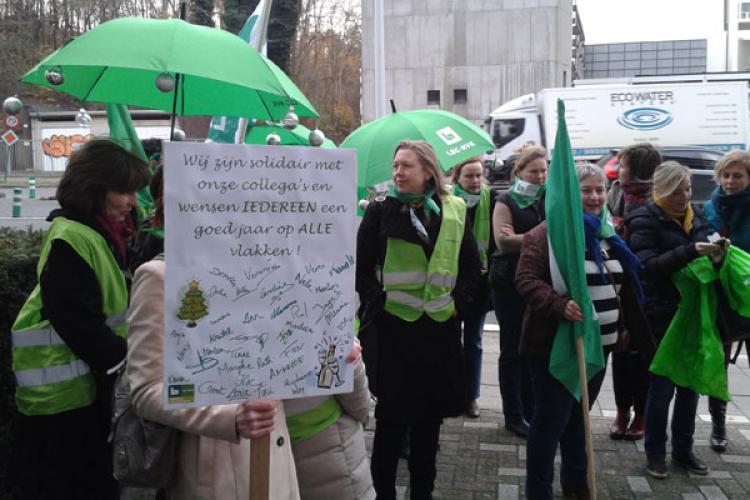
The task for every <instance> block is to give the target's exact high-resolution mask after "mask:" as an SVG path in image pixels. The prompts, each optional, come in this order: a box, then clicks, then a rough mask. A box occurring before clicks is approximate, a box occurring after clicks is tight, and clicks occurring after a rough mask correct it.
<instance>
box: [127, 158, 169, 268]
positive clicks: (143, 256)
mask: <svg viewBox="0 0 750 500" xmlns="http://www.w3.org/2000/svg"><path fill="white" fill-rule="evenodd" d="M149 192H150V194H151V199H153V200H154V211H153V213H150V214H149V215H148V216H147V217H146V218H145V219H143V221H142V222H141V224H140V225H139V226H138V229H137V230H136V232H135V234H133V236H131V237H130V239H128V278H129V280H132V277H133V275H134V274H135V270H136V269H138V268H139V267H140V266H141V264H144V263H146V262H148V261H150V260H151V259H153V258H154V257H156V256H157V255H159V254H160V253H162V252H163V251H164V194H163V193H164V166H163V165H159V166H158V167H157V168H156V171H155V172H154V176H153V178H152V179H151V185H150V186H149Z"/></svg>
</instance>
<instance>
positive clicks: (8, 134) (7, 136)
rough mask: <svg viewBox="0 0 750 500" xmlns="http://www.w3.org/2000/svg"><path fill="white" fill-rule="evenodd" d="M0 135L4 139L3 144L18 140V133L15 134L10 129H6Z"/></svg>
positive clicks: (10, 143)
mask: <svg viewBox="0 0 750 500" xmlns="http://www.w3.org/2000/svg"><path fill="white" fill-rule="evenodd" d="M0 137H2V139H3V141H5V144H7V145H8V146H12V145H13V144H15V143H16V142H18V134H16V133H15V132H13V131H12V130H6V131H5V132H3V135H2V136H0Z"/></svg>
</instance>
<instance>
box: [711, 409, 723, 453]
mask: <svg viewBox="0 0 750 500" xmlns="http://www.w3.org/2000/svg"><path fill="white" fill-rule="evenodd" d="M708 411H709V413H711V439H710V443H711V449H713V450H714V451H716V452H719V453H721V452H724V451H726V449H727V427H726V417H727V402H726V401H722V400H721V399H716V398H708Z"/></svg>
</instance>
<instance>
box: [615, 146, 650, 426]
mask: <svg viewBox="0 0 750 500" xmlns="http://www.w3.org/2000/svg"><path fill="white" fill-rule="evenodd" d="M617 156H618V158H619V160H620V168H619V169H618V171H617V174H618V177H619V179H618V180H616V181H615V182H614V183H613V184H612V187H610V189H609V192H608V193H607V206H608V207H609V210H610V213H611V214H612V218H613V220H614V223H615V228H616V229H617V231H618V233H619V234H620V236H622V237H626V235H625V234H624V233H625V225H624V224H623V221H624V219H625V217H627V216H628V215H629V214H630V213H631V212H632V211H633V210H635V209H637V208H638V207H642V206H643V205H645V204H646V203H648V202H649V201H650V200H651V192H652V191H653V185H654V183H653V177H654V171H655V170H656V167H657V166H658V165H659V164H660V163H661V153H659V150H658V149H656V148H655V147H653V146H652V145H651V144H649V143H641V144H633V145H632V146H628V147H626V148H625V149H623V150H622V151H620V153H619V154H618V155H617ZM633 333H637V332H633ZM612 386H613V388H614V392H615V404H616V406H617V416H616V417H615V419H614V420H613V421H612V423H611V424H610V426H609V437H610V438H612V439H622V438H625V439H629V440H633V441H635V440H638V439H643V435H644V433H645V432H646V425H645V420H644V414H645V412H646V393H647V392H648V365H647V364H646V360H645V359H644V357H643V353H641V352H639V351H637V350H635V349H634V346H633V345H632V343H631V345H628V346H626V348H624V349H622V350H620V351H617V352H614V353H613V354H612ZM631 408H632V409H633V411H634V415H633V416H632V420H631V410H630V409H631Z"/></svg>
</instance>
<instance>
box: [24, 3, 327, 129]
mask: <svg viewBox="0 0 750 500" xmlns="http://www.w3.org/2000/svg"><path fill="white" fill-rule="evenodd" d="M21 81H23V82H26V83H34V84H38V85H44V86H46V87H50V88H53V89H56V90H60V91H62V92H65V93H67V94H71V95H73V96H75V97H77V98H78V99H80V100H81V101H90V102H104V103H113V104H129V105H134V106H143V107H146V108H152V109H161V110H164V111H170V112H173V113H175V114H178V115H225V116H239V117H254V118H262V119H270V120H273V121H279V120H281V119H282V118H284V117H285V116H286V115H287V113H288V111H289V105H290V104H291V105H294V111H295V112H296V114H297V115H299V116H318V115H317V113H316V111H315V108H313V106H312V104H310V102H309V101H308V100H307V98H306V97H305V96H304V95H303V94H302V92H301V91H300V90H299V89H298V88H297V86H296V85H295V84H294V83H293V82H292V81H291V80H290V79H289V77H288V76H287V75H286V74H284V72H283V71H281V69H279V68H278V67H277V66H276V65H275V64H273V63H272V62H271V61H270V60H268V59H267V58H265V57H264V56H263V55H261V54H260V53H258V51H257V50H255V49H254V48H252V47H251V46H250V45H249V44H248V43H247V42H245V41H244V40H242V39H241V38H240V37H238V36H236V35H233V34H231V33H229V32H227V31H223V30H220V29H216V28H209V27H205V26H196V25H193V24H189V23H186V22H185V21H182V20H179V19H144V18H135V17H123V18H119V19H114V20H112V21H109V22H106V23H103V24H101V25H99V26H97V27H95V28H93V29H91V30H89V31H87V32H85V33H83V34H82V35H80V36H78V37H76V38H73V39H71V40H69V41H68V42H67V43H66V44H65V45H64V46H62V47H60V48H59V49H57V50H56V51H55V52H53V53H52V54H50V55H49V56H47V57H46V58H45V59H43V60H42V61H41V62H40V63H39V64H37V65H36V66H35V67H34V68H32V69H31V70H30V71H29V72H28V73H26V74H25V75H24V76H23V77H22V78H21Z"/></svg>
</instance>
